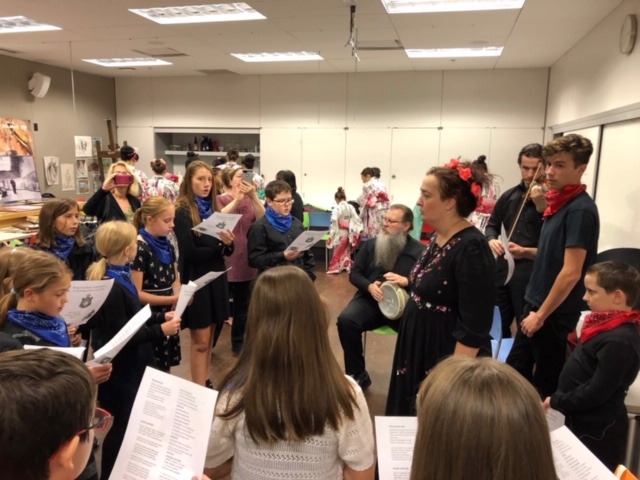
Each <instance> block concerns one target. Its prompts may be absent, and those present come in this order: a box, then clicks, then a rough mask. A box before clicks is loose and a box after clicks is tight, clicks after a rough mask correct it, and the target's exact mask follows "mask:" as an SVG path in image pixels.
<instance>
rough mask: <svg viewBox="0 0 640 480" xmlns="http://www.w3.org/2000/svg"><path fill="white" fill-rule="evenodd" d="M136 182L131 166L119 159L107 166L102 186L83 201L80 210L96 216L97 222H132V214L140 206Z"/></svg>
mask: <svg viewBox="0 0 640 480" xmlns="http://www.w3.org/2000/svg"><path fill="white" fill-rule="evenodd" d="M138 184H139V182H138V181H137V180H136V175H135V174H134V173H133V170H132V168H131V167H130V166H129V165H127V164H126V163H124V162H122V161H120V162H116V163H114V164H113V165H111V166H110V167H109V171H108V173H107V178H105V180H104V183H103V184H102V188H100V189H98V191H97V192H96V193H94V194H93V195H92V196H91V198H90V199H89V200H88V201H87V203H85V205H84V207H83V208H82V211H83V212H84V213H86V214H87V215H90V216H92V217H96V218H97V220H98V223H99V224H102V223H104V222H109V221H111V220H124V221H125V222H129V223H132V222H133V214H134V213H135V211H136V210H137V209H139V208H140V206H141V204H140V200H138V188H139V187H138Z"/></svg>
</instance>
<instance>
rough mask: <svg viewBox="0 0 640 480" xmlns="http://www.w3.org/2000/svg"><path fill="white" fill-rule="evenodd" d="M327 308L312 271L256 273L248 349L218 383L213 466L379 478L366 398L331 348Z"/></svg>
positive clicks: (246, 472)
mask: <svg viewBox="0 0 640 480" xmlns="http://www.w3.org/2000/svg"><path fill="white" fill-rule="evenodd" d="M328 326H329V319H328V315H327V310H326V307H325V305H324V303H323V302H322V300H321V299H320V296H319V294H318V292H317V290H316V289H315V288H314V286H313V283H312V281H311V279H310V278H309V276H308V275H307V274H306V273H305V272H304V270H302V269H300V268H298V267H295V266H292V265H286V266H279V267H274V268H271V269H269V270H266V271H265V272H264V273H262V274H261V275H260V276H259V277H258V279H257V280H256V283H255V286H254V289H253V292H252V295H251V303H250V305H249V315H248V322H247V332H246V338H245V344H244V348H243V350H242V353H241V354H240V358H239V359H238V362H237V363H236V365H235V366H234V367H233V368H232V369H231V371H230V372H229V374H228V375H226V376H225V378H224V379H223V380H222V382H221V384H220V392H221V394H220V397H218V404H217V406H216V415H215V417H214V420H213V425H212V427H211V435H210V437H209V446H208V453H207V460H206V462H205V465H206V467H207V468H206V469H205V473H206V474H207V475H209V476H210V477H212V478H219V477H218V476H223V475H227V474H229V472H230V471H231V470H233V473H232V478H233V479H249V478H256V475H257V473H256V472H259V477H260V478H261V479H267V480H268V479H279V478H285V477H287V476H290V475H291V472H295V473H296V476H297V477H298V478H305V479H308V480H320V479H322V480H329V479H332V480H333V479H342V478H348V479H352V480H372V479H373V463H374V456H373V431H372V430H373V429H372V426H371V418H370V417H369V410H368V408H367V402H366V400H365V398H364V395H363V393H362V390H361V389H360V387H358V385H357V384H356V383H355V381H354V380H352V379H351V378H349V377H347V376H345V375H344V374H343V373H342V371H341V368H340V366H339V365H338V362H337V361H336V359H335V356H334V355H333V352H332V350H331V346H330V344H329V336H328V332H327V330H328Z"/></svg>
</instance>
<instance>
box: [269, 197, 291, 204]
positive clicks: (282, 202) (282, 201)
mask: <svg viewBox="0 0 640 480" xmlns="http://www.w3.org/2000/svg"><path fill="white" fill-rule="evenodd" d="M272 201H273V202H274V203H277V204H278V205H291V204H292V203H293V198H283V199H282V200H272Z"/></svg>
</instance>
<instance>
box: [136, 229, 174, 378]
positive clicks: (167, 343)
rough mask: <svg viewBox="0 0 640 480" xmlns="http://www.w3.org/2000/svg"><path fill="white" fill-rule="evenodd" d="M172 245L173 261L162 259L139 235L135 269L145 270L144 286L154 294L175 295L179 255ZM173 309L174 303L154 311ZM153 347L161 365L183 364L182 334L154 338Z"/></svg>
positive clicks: (163, 367) (161, 367)
mask: <svg viewBox="0 0 640 480" xmlns="http://www.w3.org/2000/svg"><path fill="white" fill-rule="evenodd" d="M169 247H170V248H171V260H172V261H171V264H170V265H167V264H166V263H162V262H161V261H160V259H159V258H158V257H157V255H156V254H155V253H154V251H153V249H152V248H151V247H150V246H149V244H148V243H147V242H145V241H143V240H140V239H138V253H137V254H136V258H135V260H134V261H133V263H132V264H131V269H132V270H137V271H139V272H142V290H143V291H144V292H147V293H151V294H153V295H161V296H167V297H170V296H171V295H173V282H175V281H176V269H175V263H174V262H175V258H176V254H175V251H174V249H173V246H171V245H170V246H169ZM170 309H171V305H155V306H153V307H151V311H152V312H157V313H165V312H168V311H169V310H170ZM152 345H153V351H154V353H155V356H156V362H158V368H159V369H160V370H163V371H168V370H169V369H170V368H171V367H175V366H177V365H180V360H181V359H182V355H181V352H180V335H170V336H168V337H167V336H163V337H162V338H159V339H157V340H154V341H152Z"/></svg>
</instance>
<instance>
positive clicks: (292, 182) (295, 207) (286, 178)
mask: <svg viewBox="0 0 640 480" xmlns="http://www.w3.org/2000/svg"><path fill="white" fill-rule="evenodd" d="M276 180H282V181H283V182H286V183H288V184H289V186H290V187H291V196H292V198H293V203H292V204H291V215H292V216H293V217H294V218H297V219H298V220H300V221H301V222H302V221H303V220H304V202H303V201H302V197H301V196H300V195H299V194H298V192H297V190H298V186H297V184H296V175H295V174H294V173H293V172H292V171H291V170H280V171H279V172H278V173H276Z"/></svg>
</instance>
